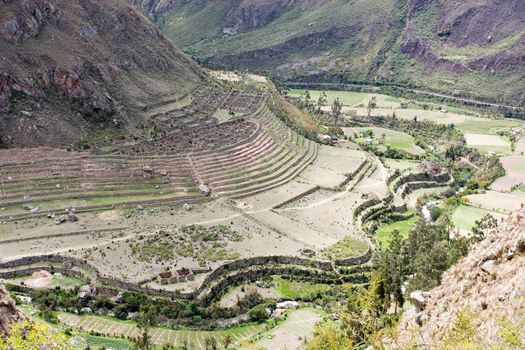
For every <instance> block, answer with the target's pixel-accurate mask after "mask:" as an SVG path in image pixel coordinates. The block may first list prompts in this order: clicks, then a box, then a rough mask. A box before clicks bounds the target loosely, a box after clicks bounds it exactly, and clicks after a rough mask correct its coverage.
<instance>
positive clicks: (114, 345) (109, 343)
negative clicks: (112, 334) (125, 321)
mask: <svg viewBox="0 0 525 350" xmlns="http://www.w3.org/2000/svg"><path fill="white" fill-rule="evenodd" d="M82 337H83V338H84V339H85V340H86V344H85V345H86V346H87V347H89V348H90V349H101V348H102V349H112V350H128V349H133V346H134V343H132V342H131V341H129V340H126V339H119V338H106V337H97V336H94V335H90V334H86V335H82ZM82 349H84V348H82Z"/></svg>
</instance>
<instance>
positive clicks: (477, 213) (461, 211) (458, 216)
mask: <svg viewBox="0 0 525 350" xmlns="http://www.w3.org/2000/svg"><path fill="white" fill-rule="evenodd" d="M487 214H491V215H493V216H494V217H496V218H498V217H500V216H501V215H499V214H497V213H494V212H492V211H490V210H485V209H480V208H476V207H471V206H468V205H460V206H459V207H457V209H456V210H454V212H453V213H452V223H453V224H454V226H456V227H457V228H460V229H463V230H467V231H470V230H472V228H473V227H474V226H475V225H476V221H477V220H479V219H481V218H483V217H484V216H485V215H487Z"/></svg>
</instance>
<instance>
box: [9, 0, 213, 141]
mask: <svg viewBox="0 0 525 350" xmlns="http://www.w3.org/2000/svg"><path fill="white" fill-rule="evenodd" d="M202 79H205V77H204V74H203V73H202V71H201V70H200V69H199V67H198V65H197V64H195V63H194V62H193V61H192V60H191V59H189V58H188V57H187V56H186V55H184V54H183V53H181V52H180V51H179V50H178V49H177V48H175V46H174V45H173V44H172V43H171V42H170V41H169V40H168V39H167V38H166V37H165V36H164V35H163V34H162V33H161V32H160V30H159V29H158V28H157V27H156V26H154V25H153V24H151V23H150V22H149V21H148V20H147V19H146V18H145V17H144V16H143V15H142V14H140V13H139V12H138V11H137V10H136V9H135V8H134V7H132V6H130V5H129V4H127V3H126V2H125V1H124V0H110V1H102V0H72V1H59V0H0V146H1V147H11V146H35V145H42V144H62V145H64V144H73V143H77V142H78V141H81V140H83V139H86V138H88V137H90V136H92V135H93V133H94V131H96V130H97V128H102V130H104V131H105V132H107V131H108V128H114V129H121V130H123V129H127V128H132V127H133V125H135V124H139V123H140V120H139V119H138V117H137V111H138V110H139V109H140V108H138V107H140V106H144V105H147V104H149V103H152V102H156V101H158V100H159V99H162V98H168V96H169V97H170V98H173V97H176V96H181V95H183V94H185V93H187V92H189V91H191V90H192V89H193V87H194V86H195V85H196V84H198V83H199V81H201V80H202ZM95 133H96V132H95Z"/></svg>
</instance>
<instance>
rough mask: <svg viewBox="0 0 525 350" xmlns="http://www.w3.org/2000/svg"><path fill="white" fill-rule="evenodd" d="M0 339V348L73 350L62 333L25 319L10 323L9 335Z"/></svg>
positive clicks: (10, 349) (0, 349) (1, 349)
mask: <svg viewBox="0 0 525 350" xmlns="http://www.w3.org/2000/svg"><path fill="white" fill-rule="evenodd" d="M0 339H1V338H0ZM1 340H2V341H0V350H12V349H39V350H73V347H72V346H71V345H69V343H68V341H67V339H66V337H65V336H63V335H62V334H59V333H55V332H53V331H52V330H51V329H50V328H49V327H47V326H46V325H44V324H43V323H41V322H29V321H27V320H26V321H22V322H19V323H15V324H13V325H11V327H10V336H8V337H6V338H4V339H1Z"/></svg>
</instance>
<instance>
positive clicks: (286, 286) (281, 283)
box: [274, 277, 330, 300]
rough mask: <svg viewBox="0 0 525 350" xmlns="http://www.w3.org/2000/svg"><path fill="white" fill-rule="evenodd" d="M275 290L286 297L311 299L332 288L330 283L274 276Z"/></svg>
mask: <svg viewBox="0 0 525 350" xmlns="http://www.w3.org/2000/svg"><path fill="white" fill-rule="evenodd" d="M274 284H275V290H276V291H277V292H278V293H279V294H280V295H281V296H282V297H283V298H285V299H294V300H295V299H310V298H313V297H316V296H317V295H318V294H320V293H323V292H326V291H327V290H329V289H330V286H329V285H326V284H318V283H310V282H297V281H293V280H287V279H284V278H282V277H274Z"/></svg>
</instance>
